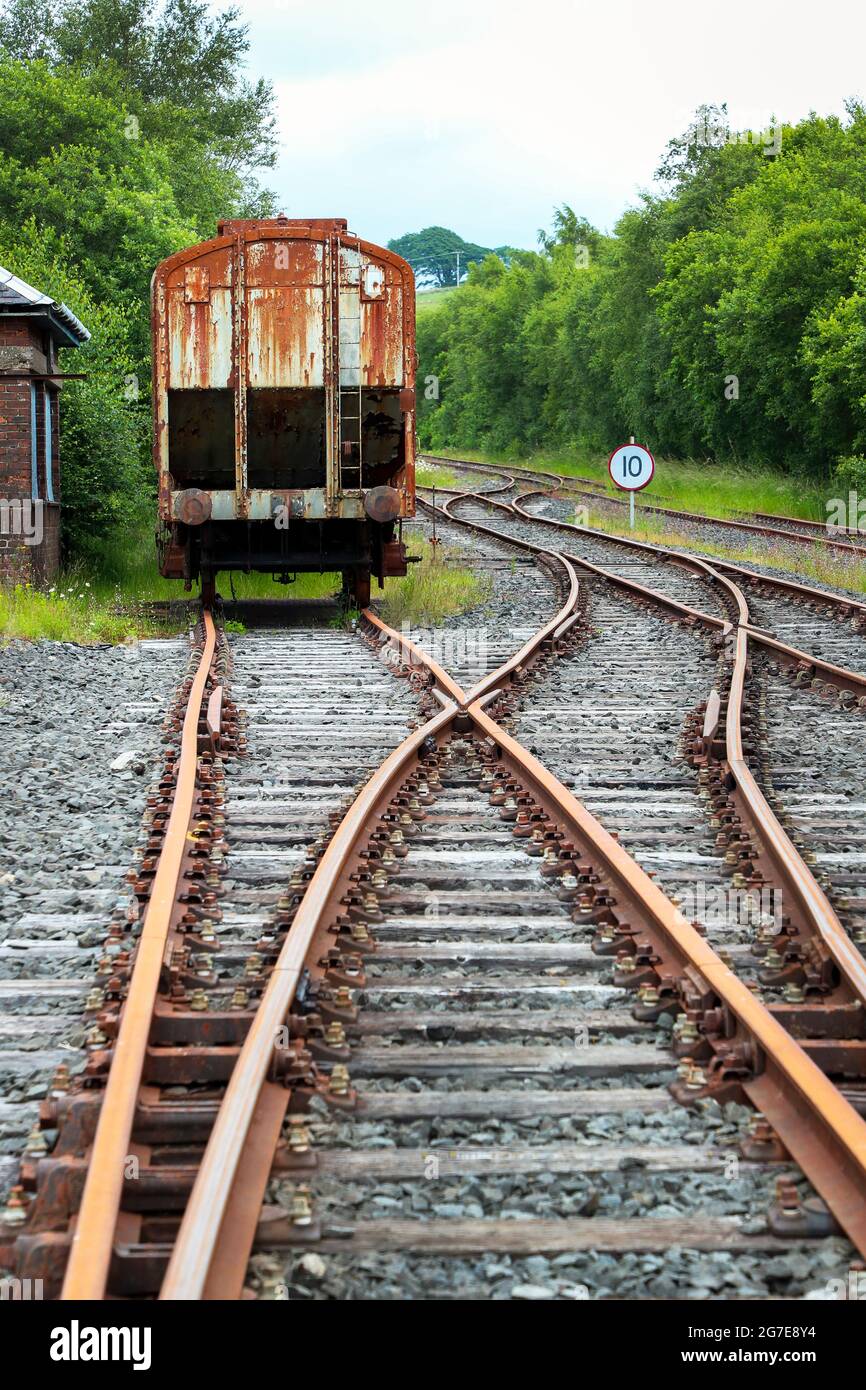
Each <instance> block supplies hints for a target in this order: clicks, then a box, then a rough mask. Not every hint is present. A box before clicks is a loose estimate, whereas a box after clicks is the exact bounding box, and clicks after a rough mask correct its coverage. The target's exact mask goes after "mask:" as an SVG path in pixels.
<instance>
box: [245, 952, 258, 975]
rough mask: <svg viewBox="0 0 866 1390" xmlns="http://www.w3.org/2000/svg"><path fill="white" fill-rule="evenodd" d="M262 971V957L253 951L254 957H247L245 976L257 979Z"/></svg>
mask: <svg viewBox="0 0 866 1390" xmlns="http://www.w3.org/2000/svg"><path fill="white" fill-rule="evenodd" d="M261 969H262V957H261V956H260V955H258V954H257V953H256V952H255V951H253V953H252V955H250V956H247V958H246V960H245V961H244V975H245V976H247V977H248V978H249V977H250V976H252V977H255V976H257V975H259V974H261Z"/></svg>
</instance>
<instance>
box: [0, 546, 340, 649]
mask: <svg viewBox="0 0 866 1390" xmlns="http://www.w3.org/2000/svg"><path fill="white" fill-rule="evenodd" d="M233 584H234V592H235V594H236V595H237V597H238V598H323V597H327V596H329V595H331V594H334V593H335V592H337V591H338V590H339V588H340V576H339V575H338V574H299V575H298V576H297V579H296V580H295V582H294V583H293V584H289V585H285V584H278V583H276V582H275V581H274V580H272V579H271V577H270V575H269V574H238V575H235V576H234V578H233ZM220 590H221V592H222V593H223V596H224V597H226V598H228V597H230V584H229V578H228V576H227V575H221V576H220ZM191 597H195V595H194V594H193V595H190V594H185V593H184V590H183V585H182V583H181V581H180V580H177V579H163V578H162V577H161V576H160V575H159V574H158V573H157V569H156V550H155V547H154V541H153V527H152V525H151V524H150V523H147V524H146V525H143V526H142V527H141V529H140V530H138V531H132V532H129V533H124V534H123V535H120V534H117V535H114V536H112V537H110V538H109V539H108V540H106V541H105V542H103V543H102V544H101V545H100V547H99V549H98V550H96V551H94V554H93V556H92V557H91V558H89V559H88V560H87V561H79V562H78V563H77V564H75V565H74V566H72V567H70V568H68V569H66V570H65V571H64V572H63V573H62V574H61V576H60V577H59V578H58V580H57V582H56V584H55V585H54V586H53V587H52V588H51V589H50V590H49V592H48V593H42V592H40V591H39V590H38V589H34V588H32V587H31V586H30V585H25V584H19V585H15V586H14V587H8V586H2V585H0V638H21V639H23V640H25V641H37V640H39V639H40V638H45V639H48V640H52V641H62V642H80V643H84V644H87V643H95V642H112V643H117V642H125V641H130V640H131V639H133V638H136V637H158V636H165V635H166V634H167V633H171V632H177V631H178V630H179V629H180V628H181V627H184V626H185V622H186V620H185V618H180V619H178V618H177V617H174V618H168V617H166V618H160V617H157V616H155V615H154V614H153V613H152V612H149V611H148V609H147V607H146V605H148V604H152V603H160V602H161V603H167V602H168V601H170V600H171V599H181V600H182V599H185V598H191Z"/></svg>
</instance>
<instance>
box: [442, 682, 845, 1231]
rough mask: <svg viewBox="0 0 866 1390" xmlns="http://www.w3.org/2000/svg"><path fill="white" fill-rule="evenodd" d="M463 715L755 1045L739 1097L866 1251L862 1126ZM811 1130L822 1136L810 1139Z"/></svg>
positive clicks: (516, 758) (607, 841)
mask: <svg viewBox="0 0 866 1390" xmlns="http://www.w3.org/2000/svg"><path fill="white" fill-rule="evenodd" d="M468 713H469V714H470V716H471V717H472V719H473V720H474V722H475V724H476V726H477V727H478V729H479V731H480V732H481V733H482V734H483V735H484V736H485V737H486V738H488V739H490V740H491V741H492V742H493V743H494V744H496V745H497V747H498V748H499V749H501V750H502V753H503V754H504V755H505V756H506V757H507V759H508V762H509V763H510V764H511V765H512V767H513V768H515V769H516V770H518V771H519V774H520V777H521V780H522V782H523V783H525V785H526V786H527V788H528V789H529V790H530V792H531V793H534V795H535V797H536V799H537V800H538V801H539V802H540V803H541V804H542V806H547V807H549V808H550V809H551V813H552V814H555V815H556V816H557V817H564V818H565V819H566V821H567V823H568V825H569V826H570V827H571V828H572V830H573V832H574V833H573V836H572V837H571V838H573V839H575V840H576V842H577V843H579V844H580V845H581V846H582V847H585V848H586V849H588V850H591V851H592V852H594V853H595V854H597V855H598V857H599V858H600V859H601V860H602V861H603V863H604V865H605V868H606V872H607V873H608V874H609V875H610V877H611V879H613V881H614V883H615V885H616V886H617V888H618V890H619V892H620V893H621V894H622V895H623V896H624V897H625V898H626V899H628V900H630V902H631V903H632V904H633V905H634V906H635V907H636V908H637V909H638V912H639V915H640V916H641V917H642V918H643V920H644V921H646V922H647V923H648V924H651V925H652V926H653V927H654V928H655V930H656V932H657V933H658V937H659V938H660V940H661V941H662V944H663V945H664V946H667V948H668V950H669V951H670V952H672V953H673V956H674V958H675V962H676V965H677V967H678V968H679V969H680V970H681V971H682V970H683V969H684V968H686V967H687V966H691V967H693V968H694V969H696V970H697V971H698V972H699V973H700V975H701V976H702V977H703V979H704V980H705V981H706V982H707V983H708V984H709V985H710V986H711V988H712V990H713V991H714V993H715V994H716V995H717V996H718V998H719V1000H721V1001H722V1003H723V1004H724V1005H725V1007H726V1008H728V1009H729V1010H730V1012H731V1014H732V1015H733V1016H734V1017H736V1018H737V1019H738V1020H739V1021H740V1022H741V1024H742V1025H743V1027H744V1029H745V1031H746V1032H747V1034H748V1035H749V1036H750V1037H752V1038H754V1039H755V1041H756V1042H757V1044H758V1046H759V1048H760V1049H761V1053H762V1056H761V1057H760V1058H759V1059H758V1067H757V1068H756V1078H755V1081H754V1082H746V1085H745V1089H746V1091H747V1092H748V1091H749V1089H750V1087H753V1088H754V1089H755V1092H756V1094H759V1093H760V1094H763V1095H764V1096H765V1098H766V1100H767V1103H768V1105H769V1104H772V1107H773V1122H774V1127H775V1128H776V1129H777V1133H778V1134H779V1137H780V1138H781V1139H782V1142H783V1143H784V1144H785V1146H786V1148H788V1150H789V1152H790V1153H791V1154H792V1156H793V1157H794V1158H795V1159H796V1158H797V1155H798V1154H802V1155H803V1170H804V1172H805V1173H806V1174H807V1176H808V1177H809V1178H810V1180H811V1181H812V1182H813V1183H814V1185H815V1187H816V1188H817V1190H818V1191H819V1192H820V1194H821V1196H822V1197H823V1198H824V1200H825V1201H826V1203H827V1205H828V1206H829V1208H830V1210H831V1211H832V1212H833V1215H834V1216H835V1217H836V1220H837V1221H838V1222H839V1224H840V1226H841V1227H842V1228H843V1230H845V1232H846V1233H847V1234H848V1236H849V1237H850V1239H851V1240H852V1242H853V1243H854V1245H856V1247H857V1249H858V1250H859V1251H860V1253H861V1254H866V1121H864V1120H863V1118H862V1117H861V1116H860V1115H858V1113H857V1111H856V1110H855V1109H854V1108H853V1106H852V1105H851V1104H850V1103H849V1102H848V1101H847V1100H846V1099H845V1097H844V1096H843V1095H842V1094H841V1092H840V1091H839V1090H838V1089H837V1088H836V1086H835V1085H834V1084H833V1082H832V1081H830V1079H829V1078H828V1077H827V1076H825V1075H824V1073H823V1072H822V1071H821V1069H820V1067H818V1065H817V1064H816V1063H815V1062H813V1061H812V1059H811V1058H810V1057H809V1056H808V1055H807V1053H806V1052H805V1051H804V1049H803V1048H802V1047H801V1046H800V1045H799V1043H798V1042H797V1041H796V1040H795V1039H794V1038H793V1037H792V1035H791V1034H790V1033H789V1032H788V1031H787V1029H786V1028H785V1027H784V1026H783V1025H782V1024H781V1023H780V1022H779V1021H778V1020H777V1019H775V1018H774V1017H773V1015H772V1014H771V1013H770V1012H769V1010H768V1009H767V1007H766V1006H765V1005H764V1004H763V1003H762V1002H761V1001H760V999H758V998H757V997H756V996H755V995H754V994H753V993H752V991H751V990H750V989H749V988H748V986H747V985H745V984H743V983H742V981H740V980H739V979H738V978H737V976H736V975H735V974H734V973H733V971H731V970H730V969H729V968H728V966H727V965H725V964H724V962H723V961H722V960H721V958H720V957H719V956H718V955H717V954H716V953H715V951H714V950H713V949H712V947H711V946H710V945H709V943H708V942H707V941H706V940H705V938H704V937H702V936H701V935H700V934H699V933H698V932H697V931H695V929H694V927H692V926H691V925H690V924H689V922H688V921H687V920H686V918H685V917H684V916H683V914H682V912H681V911H680V910H679V908H678V907H676V905H675V904H674V903H672V902H671V901H670V899H669V898H667V897H666V895H665V894H664V893H663V892H662V890H661V889H660V888H659V887H658V885H657V884H655V883H654V882H653V881H652V879H650V878H649V877H648V875H647V874H646V873H645V871H644V870H643V869H642V868H641V867H640V865H639V864H638V863H636V861H635V860H634V859H632V858H631V856H630V855H629V854H628V852H627V851H626V850H625V849H623V848H622V846H621V845H620V844H619V843H618V841H617V840H615V839H614V838H613V836H612V835H611V834H610V833H609V832H608V831H607V830H605V829H604V827H603V826H602V825H601V824H600V822H599V821H597V820H596V819H595V817H594V816H593V815H592V813H591V812H590V811H588V810H587V808H586V807H585V806H583V805H582V803H581V802H579V801H578V800H577V798H576V797H575V796H573V794H572V793H571V792H570V791H568V789H567V788H566V787H564V786H563V785H562V783H560V782H558V781H557V779H556V778H555V777H554V776H553V774H552V773H550V772H549V771H548V770H547V769H546V768H545V767H543V766H542V764H541V763H539V762H538V760H537V759H536V758H534V757H533V756H532V754H531V753H529V752H528V751H527V750H526V749H525V748H523V747H522V745H521V744H519V743H518V742H517V741H516V740H515V739H513V738H512V737H511V736H510V735H509V734H507V733H506V732H505V731H504V730H503V729H502V728H500V726H499V725H498V724H496V723H495V722H494V721H493V720H492V719H491V718H490V717H489V716H488V715H487V714H485V712H484V710H483V709H482V708H481V705H480V704H479V703H475V704H473V705H470V707H469V710H468ZM670 963H672V962H665V964H666V965H667V964H670ZM861 964H862V962H861ZM804 1114H805V1115H806V1116H807V1118H808V1120H809V1123H810V1124H811V1125H812V1126H813V1132H811V1133H810V1134H808V1135H804V1134H803V1133H802V1132H801V1119H802V1117H803V1115H804ZM814 1130H817V1131H819V1133H820V1139H819V1140H817V1141H816V1136H815V1133H814Z"/></svg>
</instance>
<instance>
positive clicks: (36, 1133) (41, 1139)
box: [24, 1125, 48, 1158]
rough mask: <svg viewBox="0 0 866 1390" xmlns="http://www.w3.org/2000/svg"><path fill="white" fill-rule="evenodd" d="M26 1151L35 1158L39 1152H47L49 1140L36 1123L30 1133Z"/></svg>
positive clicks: (25, 1146) (25, 1147)
mask: <svg viewBox="0 0 866 1390" xmlns="http://www.w3.org/2000/svg"><path fill="white" fill-rule="evenodd" d="M24 1152H25V1154H27V1155H28V1157H30V1158H35V1157H36V1155H37V1154H47V1152H48V1141H47V1140H46V1138H45V1135H44V1134H43V1133H42V1130H41V1129H40V1128H39V1126H38V1125H34V1126H33V1128H32V1129H31V1131H30V1133H29V1134H28V1136H27V1142H26V1144H25V1145H24Z"/></svg>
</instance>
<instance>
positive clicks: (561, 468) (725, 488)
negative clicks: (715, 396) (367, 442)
mask: <svg viewBox="0 0 866 1390" xmlns="http://www.w3.org/2000/svg"><path fill="white" fill-rule="evenodd" d="M611 448H613V446H611ZM432 452H434V453H438V450H434V451H432ZM442 456H443V457H446V456H447V457H450V458H455V459H466V460H468V461H469V462H472V463H493V464H500V465H502V466H503V467H505V468H507V466H508V464H509V463H514V464H519V465H520V466H521V467H524V468H537V469H542V470H544V469H546V470H548V471H549V472H551V473H559V474H561V475H562V476H563V477H574V476H575V475H579V476H580V477H584V478H593V479H596V480H597V481H599V482H603V483H604V484H605V488H606V490H607V491H608V492H609V493H611V495H616V496H617V497H622V496H623V494H622V493H621V492H620V491H619V490H618V489H617V488H615V487H614V485H613V483H612V482H611V480H610V475H609V474H608V471H607V459H608V456H607V455H601V454H597V453H594V452H592V451H590V450H586V449H577V448H575V449H572V450H559V451H556V452H553V453H547V452H544V453H538V454H532V455H529V456H523V457H521V456H518V455H509V456H507V457H506V456H505V455H503V454H498V455H497V456H496V457H493V456H492V455H490V454H489V453H478V452H476V451H474V450H458V449H446V450H445V451H444V454H443V455H442ZM640 495H641V496H642V497H643V498H645V499H646V500H648V501H649V500H650V499H651V500H652V501H653V502H654V503H656V504H657V505H658V506H661V507H672V508H675V509H677V510H681V511H689V512H702V513H703V514H704V515H706V516H718V517H726V516H731V515H732V514H733V513H734V512H736V511H741V512H773V513H775V514H776V515H777V516H799V517H804V518H806V519H807V520H812V521H826V519H827V512H826V506H825V504H826V501H827V498H828V497H831V496H833V495H835V494H834V485H833V484H831V483H829V482H828V483H825V484H823V485H821V484H820V483H817V482H809V481H805V480H803V479H801V478H792V477H789V476H788V475H787V474H782V473H777V472H774V471H771V470H769V469H754V470H749V469H745V468H735V467H734V466H732V465H730V464H724V465H723V464H709V463H707V464H704V463H696V462H694V461H693V460H683V459H665V458H660V457H658V456H656V471H655V476H654V478H653V480H652V482H651V483H650V484H649V486H648V487H646V488H644V489H643V492H642V493H641V494H640Z"/></svg>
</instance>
